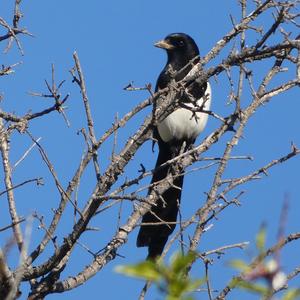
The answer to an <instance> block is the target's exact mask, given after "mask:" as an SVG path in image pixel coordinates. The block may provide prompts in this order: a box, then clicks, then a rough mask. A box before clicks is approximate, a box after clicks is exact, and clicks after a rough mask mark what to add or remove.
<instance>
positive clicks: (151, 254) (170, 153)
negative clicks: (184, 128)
mask: <svg viewBox="0 0 300 300" xmlns="http://www.w3.org/2000/svg"><path fill="white" fill-rule="evenodd" d="M179 150H180V145H177V146H176V147H174V146H173V147H171V146H170V145H169V144H166V143H164V142H160V143H159V154H158V158H157V162H156V168H157V167H159V166H161V165H162V164H163V163H165V162H166V161H168V160H170V159H172V158H174V157H175V156H177V155H178V153H179ZM171 170H172V167H171V166H167V167H164V168H160V169H159V170H157V171H156V172H155V173H154V174H153V177H152V181H151V183H154V182H158V181H160V180H163V179H164V178H166V176H167V175H168V174H169V172H171ZM182 185H183V175H181V176H176V177H175V178H174V180H173V186H172V187H170V188H169V189H167V190H166V191H165V192H164V193H163V194H162V195H161V197H160V199H158V201H157V204H156V206H153V207H152V208H151V211H149V212H148V213H146V214H145V215H144V217H143V219H142V223H161V222H166V223H168V222H176V219H177V213H178V205H179V203H180V198H181V189H182ZM150 191H151V189H150ZM150 191H149V192H150ZM175 227H176V225H175V224H158V225H156V224H155V225H145V226H143V225H142V226H141V228H140V231H139V234H138V237H137V247H146V246H148V257H147V259H154V258H155V257H157V256H159V255H161V253H162V251H163V249H164V246H165V244H166V243H167V240H168V237H169V235H170V234H171V233H172V232H173V230H174V229H175Z"/></svg>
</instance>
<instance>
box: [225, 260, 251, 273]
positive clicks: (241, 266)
mask: <svg viewBox="0 0 300 300" xmlns="http://www.w3.org/2000/svg"><path fill="white" fill-rule="evenodd" d="M229 265H230V266H231V267H232V268H234V269H237V270H238V271H240V272H249V271H251V268H250V267H249V265H248V264H247V263H245V262H244V261H243V260H241V259H234V260H231V261H230V262H229Z"/></svg>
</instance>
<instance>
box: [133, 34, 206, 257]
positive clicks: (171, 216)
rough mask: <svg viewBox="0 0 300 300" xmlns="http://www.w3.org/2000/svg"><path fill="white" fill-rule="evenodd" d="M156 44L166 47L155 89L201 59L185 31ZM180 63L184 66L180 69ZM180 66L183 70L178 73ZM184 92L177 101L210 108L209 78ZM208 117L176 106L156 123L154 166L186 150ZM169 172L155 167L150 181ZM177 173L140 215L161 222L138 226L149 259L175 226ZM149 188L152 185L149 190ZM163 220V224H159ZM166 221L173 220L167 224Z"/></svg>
mask: <svg viewBox="0 0 300 300" xmlns="http://www.w3.org/2000/svg"><path fill="white" fill-rule="evenodd" d="M155 46H156V47H158V48H162V49H165V50H166V51H167V55H168V61H167V64H166V66H165V67H164V69H163V70H162V72H161V73H160V75H159V77H158V80H157V83H156V88H155V90H156V91H158V90H161V89H164V88H165V87H167V86H168V84H170V83H171V81H172V80H174V79H175V81H180V80H181V79H183V78H184V77H185V76H186V75H187V74H188V73H189V72H190V71H191V70H192V68H193V67H194V66H195V64H197V63H198V62H199V60H200V58H199V49H198V47H197V45H196V43H195V41H194V40H193V39H192V38H191V37H190V36H188V35H187V34H184V33H173V34H170V35H168V36H167V37H166V38H165V39H164V40H161V41H159V42H157V43H156V44H155ZM183 67H186V68H184V69H182V68H183ZM179 70H182V71H181V72H179V73H178V72H177V71H179ZM176 72H177V73H178V74H176ZM174 74H175V77H174ZM186 92H187V93H185V94H184V93H183V94H181V98H180V99H179V102H181V103H183V105H185V107H186V106H189V107H192V108H198V109H200V108H202V109H203V110H209V108H210V102H211V88H210V85H209V83H208V82H206V83H204V84H202V85H200V84H199V83H197V80H196V81H194V82H192V83H191V84H190V85H189V86H188V87H186ZM191 98H192V99H191ZM193 100H194V102H193ZM195 101H196V104H195ZM207 117H208V115H207V114H206V113H203V112H196V113H194V112H192V111H191V110H188V109H186V108H181V107H179V108H177V109H176V110H175V111H174V112H172V113H171V114H170V115H168V116H167V117H166V118H165V119H164V120H163V121H161V122H160V123H158V125H157V128H155V130H154V137H155V138H156V139H157V141H158V146H159V153H158V158H157V162H156V166H155V168H158V167H159V166H160V165H162V164H163V163H165V162H166V161H168V160H170V159H172V158H174V157H176V156H177V155H178V154H179V152H180V151H182V146H183V143H184V142H185V151H186V150H188V149H189V148H190V147H191V146H192V145H193V143H194V142H195V140H196V138H197V136H198V135H199V134H200V132H202V131H203V129H204V127H205V125H206V122H207ZM170 172H172V166H167V167H164V168H160V169H159V170H157V171H154V174H153V178H152V181H151V184H153V183H155V182H158V181H161V180H163V179H164V178H165V177H166V176H167V175H168V174H169V173H170ZM176 175H177V176H176ZM178 175H179V174H175V176H174V180H173V186H171V187H170V188H168V189H167V190H166V191H165V192H164V193H163V194H162V195H161V197H160V199H158V201H157V203H156V206H152V208H151V210H150V211H149V212H147V213H146V214H145V215H144V217H143V219H142V223H160V224H158V225H145V226H143V225H142V226H141V228H140V231H139V234H138V237H137V247H146V246H148V259H154V258H156V257H158V256H160V255H161V253H162V251H163V249H164V246H165V244H166V243H167V240H168V237H169V235H170V234H171V233H172V232H173V230H174V229H175V226H176V225H175V224H174V223H175V222H176V219H177V214H178V205H179V203H180V198H181V191H182V185H183V175H179V176H178ZM150 191H151V188H150V190H149V193H150ZM161 198H162V199H161ZM164 222H166V224H161V223H164ZM168 222H171V223H173V224H167V223H168Z"/></svg>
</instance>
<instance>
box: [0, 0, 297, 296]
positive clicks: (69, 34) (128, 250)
mask: <svg viewBox="0 0 300 300" xmlns="http://www.w3.org/2000/svg"><path fill="white" fill-rule="evenodd" d="M11 2H12V1H11ZM237 3H238V1H235V0H226V1H208V0H203V1H196V0H190V1H186V2H184V1H179V0H175V1H174V0H165V1H158V0H154V1H151V2H148V1H138V0H132V1H105V2H104V1H86V2H85V3H84V2H80V1H78V2H77V3H76V4H74V2H72V3H71V2H70V1H62V0H60V1H57V0H56V1H37V0H36V1H31V2H24V3H22V5H21V10H22V12H23V13H24V19H23V20H22V23H21V24H22V25H23V26H24V27H26V28H27V29H28V30H29V31H30V32H31V33H32V34H33V35H34V37H33V38H31V37H25V36H22V37H20V40H21V42H22V46H23V48H24V52H25V55H24V56H21V55H20V52H19V51H18V49H17V47H16V46H15V45H14V47H13V48H12V49H11V50H10V51H9V52H8V54H3V53H2V50H3V49H4V48H5V43H2V44H1V49H0V50H1V61H2V64H5V65H9V64H13V63H16V62H20V61H22V64H21V65H19V66H18V67H16V72H15V74H13V75H11V76H8V77H5V78H3V77H2V78H1V81H2V85H1V88H0V92H1V93H2V95H3V96H4V101H3V102H2V103H1V105H2V108H3V109H4V110H6V111H14V112H16V113H17V114H18V115H22V114H24V113H26V112H27V111H28V110H30V109H31V110H32V111H38V110H40V109H42V108H45V107H48V106H49V105H50V104H51V100H47V99H46V100H45V99H39V98H36V97H32V96H30V95H29V94H28V92H30V91H34V92H46V87H45V84H44V80H45V79H47V80H49V81H50V80H51V63H54V64H55V70H56V78H57V81H60V80H63V79H65V80H66V83H65V84H64V86H63V88H62V93H63V94H66V93H70V98H69V100H68V102H67V106H68V108H67V110H66V114H67V117H68V119H69V121H70V123H71V127H70V128H67V126H66V125H65V122H64V120H63V118H62V117H61V116H60V115H58V114H56V113H53V114H51V115H48V116H46V117H45V118H44V119H43V121H41V120H36V121H33V122H32V124H31V125H30V128H29V129H30V131H31V133H32V134H33V135H34V136H35V137H36V138H37V137H41V138H42V140H41V143H42V145H43V147H44V148H45V149H46V151H47V153H48V155H49V158H50V160H51V161H52V162H53V164H54V166H55V169H56V171H57V173H58V174H59V178H60V180H61V182H62V183H63V184H64V186H66V185H67V183H68V181H69V180H70V178H71V176H72V175H73V172H74V171H75V168H76V167H77V164H78V161H79V159H80V157H81V155H82V149H83V148H84V141H83V138H82V137H81V136H80V135H77V131H78V130H79V129H80V128H82V127H83V126H85V118H84V115H83V106H82V101H81V97H80V93H79V92H78V89H77V88H76V86H75V85H74V84H72V82H71V81H72V78H71V76H70V74H69V70H70V69H71V68H72V67H73V59H72V54H73V52H74V51H75V50H76V51H77V52H78V55H79V57H80V60H81V65H82V68H83V70H84V74H85V78H86V83H87V90H88V96H89V99H90V105H91V108H92V110H93V116H94V120H95V128H96V131H97V132H96V134H97V137H100V136H101V134H102V133H104V132H105V130H106V129H108V128H109V127H110V126H111V124H112V122H113V120H114V118H115V115H116V113H118V116H119V117H121V116H122V115H124V114H125V113H126V112H128V111H129V110H130V109H131V108H132V107H134V106H135V105H136V104H138V103H139V102H140V101H142V100H143V99H146V98H147V97H148V94H147V92H145V91H141V92H135V93H130V92H125V91H124V90H123V87H124V86H126V85H127V84H128V83H129V82H131V81H134V84H135V85H137V86H143V85H144V84H146V83H152V85H153V86H154V85H155V81H156V78H157V76H158V74H159V72H160V70H161V69H162V67H163V66H164V64H165V61H166V55H165V54H164V53H163V52H162V51H161V50H160V49H157V48H155V47H153V43H154V42H155V41H157V40H159V39H161V38H163V37H164V36H166V35H167V34H169V33H171V32H186V33H188V34H189V35H191V36H192V37H194V39H195V40H196V42H197V44H198V45H199V48H200V52H201V54H202V55H204V54H206V53H207V52H208V51H209V50H210V48H211V47H212V46H213V45H214V44H215V43H216V42H217V41H218V40H219V39H221V37H222V36H223V35H224V34H226V33H227V32H228V31H229V30H230V29H231V27H232V24H231V20H230V17H229V15H230V14H232V15H233V17H234V19H235V20H236V21H238V20H239V18H240V11H239V6H238V4H237ZM12 8H13V6H12V5H11V4H9V3H8V1H6V2H5V4H4V5H2V13H3V14H4V15H2V17H4V18H5V19H6V20H9V19H10V18H11V12H12ZM249 10H250V8H249ZM271 20H272V19H271V18H267V16H266V17H264V18H260V19H259V20H258V21H257V24H258V25H260V26H261V25H264V26H267V25H268V24H270V22H271ZM272 40H273V41H276V37H273V38H272ZM251 42H253V34H251V35H250V37H249V43H251ZM227 53H228V49H225V51H224V53H223V56H221V57H219V58H217V59H216V60H215V61H213V62H210V65H214V64H216V63H219V62H220V61H221V58H222V57H224V55H226V54H227ZM270 65H271V64H270V63H260V64H256V65H255V72H256V73H255V74H257V78H255V81H254V84H257V83H258V82H259V81H258V80H259V79H261V78H262V76H263V75H264V70H265V69H266V67H267V66H270ZM290 72H292V70H290V71H288V72H287V74H286V75H280V76H281V77H279V78H283V79H285V78H287V77H288V76H292V75H293V74H292V73H290ZM233 74H234V75H235V72H234V73H233ZM279 82H280V81H279V80H278V81H277V80H275V81H274V83H273V84H274V85H275V84H276V83H277V84H278V83H279ZM211 84H212V88H213V105H212V109H213V110H214V111H215V112H217V113H218V114H220V115H223V116H226V115H227V114H228V113H229V112H230V111H231V110H232V106H230V105H228V104H227V102H228V94H229V84H228V80H227V77H226V76H225V75H224V74H222V75H220V76H219V77H218V79H217V81H216V80H214V79H211ZM299 96H300V93H299V89H298V90H293V91H290V92H288V93H286V94H284V95H282V96H278V97H277V98H276V99H274V101H272V103H270V104H268V105H266V106H265V107H263V108H260V109H259V110H258V111H257V113H256V114H255V115H254V117H253V118H252V119H251V120H250V122H249V124H248V127H247V128H246V130H245V132H244V136H243V139H241V140H240V142H239V144H238V145H237V147H236V148H235V150H234V154H235V155H251V156H253V157H254V161H252V162H250V161H235V162H232V163H231V164H230V165H229V167H228V170H227V171H226V173H225V176H226V177H227V178H232V177H237V176H242V175H246V174H248V173H249V172H251V171H254V170H255V169H256V168H258V167H260V166H263V165H265V164H266V163H268V162H269V161H270V160H272V159H275V158H279V157H280V156H282V155H285V154H287V153H288V152H289V151H290V144H291V141H293V142H294V143H295V144H296V145H298V146H299V147H300V136H299V125H300V124H299V123H300V119H299V118H298V114H299V109H300V105H299V99H300V97H299ZM249 99H250V98H249V93H245V95H244V97H243V99H242V101H244V102H243V103H249ZM149 111H150V110H149V109H148V110H147V111H146V112H144V113H142V114H141V115H140V116H138V117H136V118H134V120H132V121H130V122H129V124H128V126H127V127H126V128H125V129H121V130H120V131H119V132H118V143H117V150H120V149H121V147H122V145H123V144H124V142H126V140H127V138H128V137H129V136H130V135H131V134H132V133H133V132H134V131H135V130H136V129H137V128H138V126H139V124H140V122H141V121H142V120H143V117H144V116H145V115H146V113H149ZM218 125H219V123H218V121H216V120H214V119H210V120H209V122H208V125H207V128H206V130H205V131H204V132H203V134H202V136H201V137H200V138H199V140H198V142H200V141H201V138H203V137H205V136H206V135H208V134H209V133H210V132H212V131H213V130H214V129H215V128H216V127H217V126H218ZM230 137H231V134H230V133H227V135H226V136H225V137H224V138H223V139H222V140H221V141H220V143H218V144H217V145H215V146H213V147H212V148H211V150H210V151H209V152H208V153H207V156H220V155H221V154H222V152H223V151H224V145H225V144H226V141H227V140H228V139H229V138H230ZM30 144H31V141H30V140H29V138H28V137H26V136H24V135H20V134H18V133H15V134H14V136H13V139H12V143H11V149H12V150H11V151H12V153H11V160H12V162H15V161H17V160H18V158H19V157H20V156H21V155H22V154H23V153H24V151H26V149H27V148H28V147H29V146H30ZM111 145H112V140H110V141H108V143H107V144H106V145H104V147H103V149H102V150H101V152H100V153H99V157H100V163H101V166H102V167H103V168H105V166H106V165H107V164H108V163H109V157H110V155H111ZM156 155H157V151H156V152H155V153H152V152H151V144H150V142H148V143H146V144H145V145H144V146H143V147H142V149H141V150H140V151H139V152H138V154H137V156H136V157H135V159H134V160H133V161H132V162H130V164H129V165H128V168H127V169H126V175H127V176H128V177H129V178H134V177H135V176H136V175H137V174H138V172H137V170H138V169H139V164H140V163H143V164H144V165H145V166H146V167H147V168H148V169H150V168H152V167H153V166H154V163H155V160H156ZM199 165H200V164H199ZM299 168H300V161H299V158H297V157H296V158H294V159H292V160H290V161H288V162H287V163H286V164H284V165H280V166H276V167H275V168H274V169H272V170H271V171H270V172H269V176H268V177H265V178H263V179H262V180H259V181H255V182H252V183H249V184H247V185H245V186H243V187H242V188H241V189H239V190H237V191H236V194H237V193H238V192H239V191H240V190H245V192H246V193H245V194H244V196H243V197H242V198H241V199H240V200H241V204H242V205H241V206H240V207H231V208H229V209H227V210H226V211H225V212H224V213H223V214H222V215H220V216H219V218H218V219H217V220H215V221H213V224H214V226H213V228H212V229H211V230H210V231H209V232H208V233H207V234H206V235H205V236H204V237H203V239H202V241H201V244H200V245H199V251H206V250H210V249H214V248H216V247H220V246H222V245H224V244H231V243H237V242H242V241H250V242H251V245H250V247H249V249H248V250H246V251H244V252H243V251H241V250H231V251H228V253H227V254H226V255H225V256H224V257H223V259H221V260H218V259H217V258H215V260H214V264H213V266H212V267H211V276H212V282H213V288H214V289H221V288H222V287H223V286H224V285H225V284H226V282H227V281H228V280H229V279H230V275H231V274H234V271H233V270H231V269H229V267H228V266H227V265H226V263H227V262H228V261H229V260H230V259H232V258H237V257H241V258H245V259H247V258H250V257H251V255H253V249H254V245H253V241H254V237H255V234H256V233H257V231H258V229H259V227H260V224H261V223H262V222H265V223H266V224H267V228H268V242H269V243H270V245H271V244H272V243H274V242H275V241H276V233H277V228H278V221H279V216H280V210H281V206H282V203H283V199H284V198H285V197H286V196H285V195H288V198H289V202H290V204H289V205H290V209H289V215H288V222H287V226H286V233H291V232H296V231H297V230H299V210H300V204H299V203H300V202H299V192H300V189H299ZM214 171H215V169H208V170H205V171H201V172H199V173H193V174H191V175H189V176H187V177H186V179H185V187H184V192H183V198H182V213H183V216H184V217H188V216H189V215H190V214H191V213H192V212H193V211H194V209H195V208H196V207H199V205H201V203H203V201H204V199H205V194H204V193H205V192H207V191H208V190H209V187H210V186H211V183H212V179H213V174H214ZM34 177H43V178H44V181H45V185H44V186H43V187H39V188H36V187H35V186H32V185H27V186H25V187H24V188H22V189H19V190H17V191H16V197H17V207H18V211H19V212H20V215H23V216H27V215H29V214H30V213H32V212H33V211H35V210H36V211H38V213H39V214H40V215H43V216H44V219H45V222H46V223H48V222H49V221H50V220H51V216H52V214H51V208H55V207H56V206H57V205H58V199H59V198H58V193H57V192H56V191H55V190H54V189H53V182H52V179H51V177H50V176H49V174H48V172H47V169H46V167H45V166H44V164H43V163H42V161H41V159H40V156H39V153H38V151H37V150H36V149H35V150H34V151H32V152H31V153H30V155H29V156H28V157H27V159H26V160H25V161H24V162H22V164H21V165H20V166H19V167H18V168H17V169H16V170H15V174H14V182H15V183H18V182H22V181H23V180H25V179H28V178H34ZM1 184H2V183H1ZM94 184H95V179H94V177H93V170H92V168H89V172H88V173H87V174H86V175H85V177H84V178H83V180H82V183H81V186H80V189H79V203H80V204H81V205H83V203H84V201H85V199H86V196H87V195H89V193H90V192H91V190H92V188H93V186H94ZM143 184H144V185H146V184H147V181H145V182H143ZM3 188H4V187H3V186H1V189H3ZM236 194H235V195H236ZM5 201H6V200H5V198H3V199H2V201H1V210H2V211H6V210H5V209H7V208H6V203H5ZM130 208H131V206H130V205H127V204H125V205H124V208H123V213H122V218H121V221H122V222H124V221H125V220H126V216H127V215H128V213H129V212H130ZM117 213H118V208H116V209H115V210H112V211H110V212H107V213H104V214H101V215H99V216H98V217H95V218H94V220H93V221H92V225H93V226H97V227H99V228H100V231H99V232H98V233H87V234H86V235H84V236H83V237H82V240H81V242H82V243H84V244H86V245H88V246H89V247H90V249H91V250H92V251H95V252H96V251H98V250H99V249H101V248H102V247H104V246H105V245H106V243H107V242H108V239H109V237H110V236H111V234H112V233H114V232H115V230H116V226H117V224H116V217H117ZM6 222H9V221H8V220H7V219H5V217H3V219H1V222H0V227H1V226H4V225H6V224H7V223H6ZM72 222H73V211H72V208H71V207H69V208H68V209H67V210H66V216H65V217H64V219H63V222H62V226H61V227H60V228H59V232H58V235H59V236H63V235H66V234H67V233H68V232H69V231H70V229H71V228H72V224H73V223H72ZM37 225H38V224H37V223H36V222H35V223H34V226H33V232H34V240H32V244H31V247H32V248H34V247H35V246H36V244H37V243H38V241H39V238H40V237H41V236H42V232H41V231H38V230H37ZM10 234H11V233H10V232H7V233H5V234H2V235H1V236H0V244H1V246H3V245H4V243H5V241H7V239H8V238H9V236H10ZM136 234H137V230H135V231H134V232H133V233H132V234H131V235H130V237H129V241H128V243H127V244H126V245H125V246H124V247H123V248H121V249H120V254H121V255H123V256H125V258H117V259H116V260H115V261H113V262H112V263H110V264H109V265H107V266H106V267H105V268H104V269H103V271H101V272H100V273H99V274H98V275H96V276H95V277H94V278H92V279H91V280H89V281H88V282H87V283H86V284H85V285H84V286H82V287H80V288H78V289H76V290H73V291H71V292H67V293H64V294H62V295H57V294H56V295H53V296H49V299H82V298H83V297H88V298H89V299H99V298H100V297H101V298H104V299H137V295H138V294H139V292H140V289H141V288H142V286H143V283H142V282H141V281H138V280H135V279H132V278H126V277H124V276H122V275H119V274H116V273H115V272H114V271H113V269H114V267H115V266H116V265H119V264H128V263H135V262H138V261H140V260H142V259H143V258H144V257H145V255H146V249H136V247H135V239H136ZM58 242H61V240H60V241H58ZM177 248H178V244H175V246H174V247H173V248H172V252H173V251H176V249H177ZM298 248H299V243H298V244H297V243H294V244H292V245H290V246H288V247H287V249H285V250H284V251H283V253H282V265H283V267H284V271H286V272H291V271H292V268H293V266H294V267H295V266H299V264H300V262H299V250H298ZM16 253H17V252H16V251H15V250H11V253H10V257H9V261H10V263H11V264H15V263H16V261H15V260H14V255H15V254H16ZM51 253H52V249H49V251H48V252H46V253H45V256H44V257H42V258H41V260H39V261H38V262H42V261H44V259H45V258H46V256H47V255H49V254H51ZM91 260H92V257H90V256H89V255H88V254H87V253H86V252H85V251H84V250H83V249H81V248H80V247H78V248H77V249H76V250H75V251H74V256H73V257H71V260H70V267H69V268H67V269H66V271H65V272H64V273H63V276H68V275H70V274H73V275H74V274H76V273H77V272H78V271H80V270H81V269H82V267H83V266H85V265H87V264H88V263H89V262H90V261H91ZM202 274H203V266H202V265H200V264H199V265H197V267H195V268H194V271H193V275H194V276H196V277H201V276H202ZM220 274H221V275H220ZM64 278H65V277H64ZM294 285H295V283H294ZM153 293H154V294H153ZM153 295H155V296H153ZM200 296H201V299H203V298H202V297H203V296H202V295H201V294H200ZM200 296H199V298H200ZM237 297H238V298H240V295H239V294H238V292H235V293H233V294H232V295H231V296H230V297H229V299H237ZM242 297H243V298H242V299H255V297H254V296H253V295H244V294H243V296H242ZM247 297H248V298H247ZM146 299H159V295H158V294H157V293H156V292H154V291H152V292H150V294H149V297H148V298H146ZM240 299H241V298H240Z"/></svg>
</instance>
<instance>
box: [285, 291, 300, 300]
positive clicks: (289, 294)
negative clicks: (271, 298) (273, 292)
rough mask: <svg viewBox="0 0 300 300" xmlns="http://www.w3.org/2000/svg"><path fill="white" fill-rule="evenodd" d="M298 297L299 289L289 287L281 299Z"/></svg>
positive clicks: (288, 299)
mask: <svg viewBox="0 0 300 300" xmlns="http://www.w3.org/2000/svg"><path fill="white" fill-rule="evenodd" d="M295 299H300V289H290V290H289V291H288V292H286V293H285V294H284V296H283V298H282V300H295Z"/></svg>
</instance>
